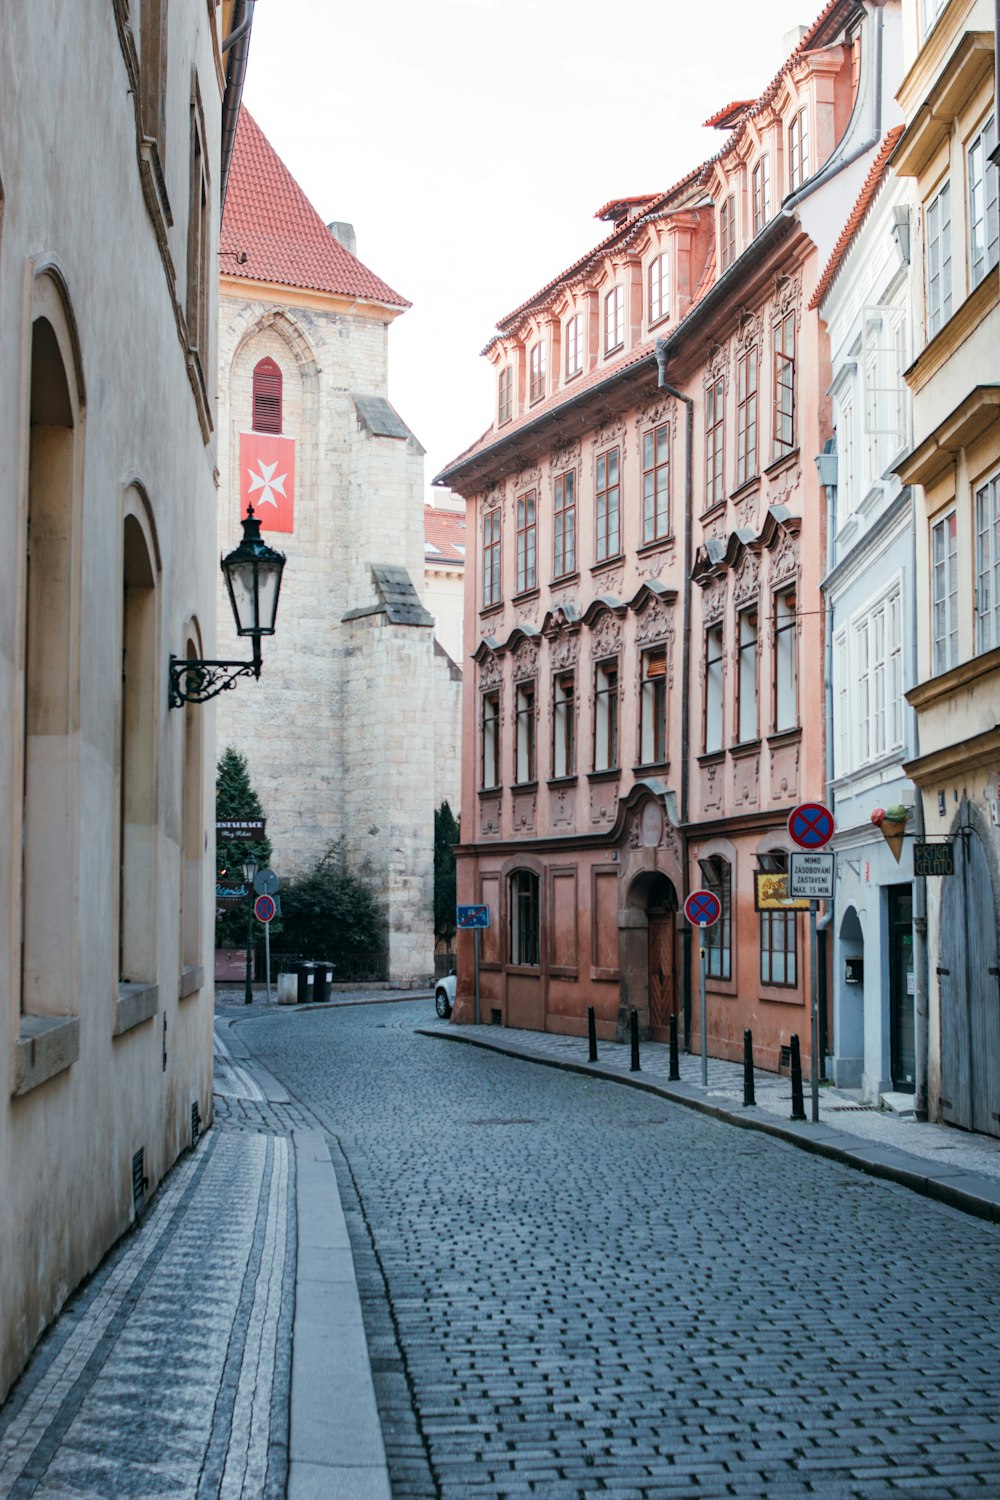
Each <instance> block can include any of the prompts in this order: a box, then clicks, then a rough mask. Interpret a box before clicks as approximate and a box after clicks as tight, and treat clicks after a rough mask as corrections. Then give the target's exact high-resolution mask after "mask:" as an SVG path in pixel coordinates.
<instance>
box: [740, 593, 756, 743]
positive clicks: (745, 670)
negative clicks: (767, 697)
mask: <svg viewBox="0 0 1000 1500" xmlns="http://www.w3.org/2000/svg"><path fill="white" fill-rule="evenodd" d="M737 649H738V652H739V671H738V674H737V683H736V691H737V695H738V698H737V724H738V738H739V740H740V742H741V743H743V742H745V741H746V740H755V739H756V738H757V734H758V727H757V726H758V717H757V606H756V605H754V607H753V609H745V610H743V611H742V612H741V614H740V617H739V639H738V643H737Z"/></svg>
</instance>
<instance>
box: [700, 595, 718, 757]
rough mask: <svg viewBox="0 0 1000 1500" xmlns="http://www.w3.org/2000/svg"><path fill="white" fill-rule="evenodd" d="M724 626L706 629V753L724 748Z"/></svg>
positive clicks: (709, 753)
mask: <svg viewBox="0 0 1000 1500" xmlns="http://www.w3.org/2000/svg"><path fill="white" fill-rule="evenodd" d="M722 693H723V675H722V626H721V625H713V626H712V628H711V630H706V631H705V740H704V743H705V754H706V755H711V754H712V753H713V751H715V750H721V749H722Z"/></svg>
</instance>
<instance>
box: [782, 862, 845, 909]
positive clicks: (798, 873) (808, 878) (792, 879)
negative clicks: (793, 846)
mask: <svg viewBox="0 0 1000 1500" xmlns="http://www.w3.org/2000/svg"><path fill="white" fill-rule="evenodd" d="M836 863H837V856H836V855H835V854H790V855H789V857H788V894H789V895H790V896H808V897H809V899H810V901H832V900H833V882H834V879H835V875H836V871H835V866H836Z"/></svg>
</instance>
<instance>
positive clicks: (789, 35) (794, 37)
mask: <svg viewBox="0 0 1000 1500" xmlns="http://www.w3.org/2000/svg"><path fill="white" fill-rule="evenodd" d="M808 30H809V27H808V26H793V27H792V29H791V31H786V32H785V34H784V36H783V37H782V38H781V50H782V52H783V53H784V55H785V56H786V57H789V56H790V55H791V53H793V52H794V51H795V49H796V47H797V46H798V45H799V43H800V42H801V40H802V38H803V37H804V36H805V34H806V32H807V31H808ZM331 227H332V226H331Z"/></svg>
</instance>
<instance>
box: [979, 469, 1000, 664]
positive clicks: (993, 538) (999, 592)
mask: <svg viewBox="0 0 1000 1500" xmlns="http://www.w3.org/2000/svg"><path fill="white" fill-rule="evenodd" d="M995 646H1000V474H994V476H993V478H992V479H990V480H988V481H987V483H986V484H984V485H983V487H982V489H979V490H977V491H976V650H977V651H992V650H993V648H994V647H995Z"/></svg>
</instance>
